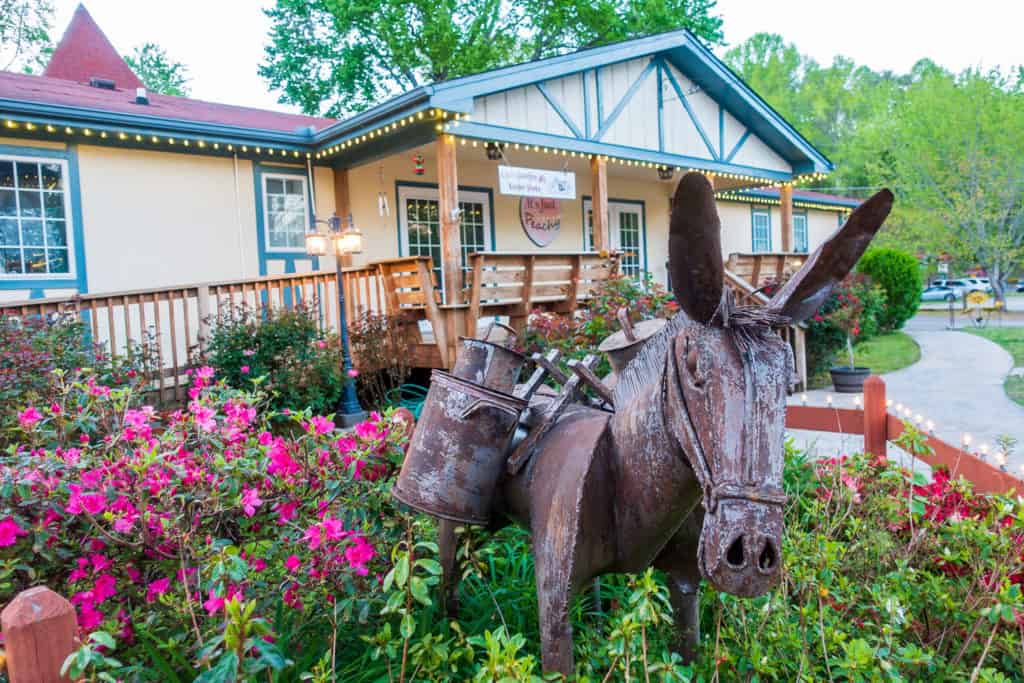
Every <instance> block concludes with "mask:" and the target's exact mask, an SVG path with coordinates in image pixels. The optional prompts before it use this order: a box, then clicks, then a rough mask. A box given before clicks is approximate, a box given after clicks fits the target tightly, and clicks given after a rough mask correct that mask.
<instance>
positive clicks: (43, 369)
mask: <svg viewBox="0 0 1024 683" xmlns="http://www.w3.org/2000/svg"><path fill="white" fill-rule="evenodd" d="M85 367H88V368H92V369H93V371H94V373H95V374H96V376H97V377H99V378H100V379H101V381H102V382H103V383H105V384H109V385H112V386H123V385H133V386H136V387H138V386H141V384H142V383H143V382H144V381H145V380H146V378H147V377H148V371H149V369H150V368H152V367H154V363H153V361H152V359H148V358H147V356H146V355H145V354H144V353H143V352H142V350H141V348H139V347H133V348H131V349H129V353H127V354H125V355H122V356H119V357H118V358H112V357H111V356H110V354H109V353H108V352H107V351H106V349H104V348H103V347H101V346H95V345H93V344H90V343H89V341H88V329H87V328H86V326H85V325H84V324H82V323H81V322H80V321H79V320H77V319H76V318H74V317H71V316H60V317H57V318H53V319H46V318H41V317H38V316H34V317H28V318H24V319H21V318H6V317H2V316H0V405H6V406H11V407H16V406H25V405H28V404H30V403H32V402H39V401H41V400H42V399H43V398H45V397H46V396H48V395H49V394H50V393H51V391H52V389H53V386H54V384H55V382H57V381H59V377H60V375H61V373H66V372H72V371H74V370H76V369H78V368H85ZM16 424H17V421H16V419H15V413H14V411H13V410H10V409H8V410H0V447H3V446H5V445H6V444H7V443H8V436H9V435H10V434H11V432H10V429H11V428H12V427H14V426H15V425H16Z"/></svg>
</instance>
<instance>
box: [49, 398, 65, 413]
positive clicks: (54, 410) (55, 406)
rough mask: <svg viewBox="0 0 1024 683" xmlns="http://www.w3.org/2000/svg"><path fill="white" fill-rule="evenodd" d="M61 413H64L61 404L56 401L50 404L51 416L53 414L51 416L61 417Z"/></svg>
mask: <svg viewBox="0 0 1024 683" xmlns="http://www.w3.org/2000/svg"><path fill="white" fill-rule="evenodd" d="M61 412H62V411H61V408H60V404H59V403H57V402H56V401H54V402H53V403H51V404H50V414H51V415H60V414H61Z"/></svg>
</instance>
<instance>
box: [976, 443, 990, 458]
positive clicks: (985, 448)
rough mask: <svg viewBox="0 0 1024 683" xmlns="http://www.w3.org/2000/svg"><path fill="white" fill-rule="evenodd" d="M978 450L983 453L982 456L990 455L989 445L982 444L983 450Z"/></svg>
mask: <svg viewBox="0 0 1024 683" xmlns="http://www.w3.org/2000/svg"><path fill="white" fill-rule="evenodd" d="M978 450H980V451H981V454H982V456H985V455H988V444H987V443H983V444H981V448H979V449H978Z"/></svg>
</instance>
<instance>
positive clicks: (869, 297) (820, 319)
mask: <svg viewBox="0 0 1024 683" xmlns="http://www.w3.org/2000/svg"><path fill="white" fill-rule="evenodd" d="M883 307H884V294H883V293H882V290H881V288H879V287H877V286H876V285H874V284H873V283H872V281H871V280H870V279H869V278H868V277H866V276H864V275H860V274H857V273H854V274H851V275H847V276H846V278H845V279H844V280H843V281H842V283H840V285H839V286H838V287H836V288H835V289H834V290H833V292H832V294H831V296H829V298H828V299H827V300H826V301H825V303H824V304H822V306H821V308H820V309H818V312H817V313H815V314H814V316H812V317H811V318H810V319H809V320H808V321H807V372H808V374H809V375H812V376H813V375H815V374H818V373H821V372H824V371H827V370H828V369H829V368H830V367H831V366H832V365H833V364H834V361H835V356H836V352H837V351H839V350H840V349H842V348H843V347H844V346H846V343H847V335H848V334H849V337H850V339H851V341H853V342H860V341H867V340H868V339H871V338H872V337H874V336H875V335H876V334H878V331H879V326H878V317H879V316H880V315H881V312H882V309H883Z"/></svg>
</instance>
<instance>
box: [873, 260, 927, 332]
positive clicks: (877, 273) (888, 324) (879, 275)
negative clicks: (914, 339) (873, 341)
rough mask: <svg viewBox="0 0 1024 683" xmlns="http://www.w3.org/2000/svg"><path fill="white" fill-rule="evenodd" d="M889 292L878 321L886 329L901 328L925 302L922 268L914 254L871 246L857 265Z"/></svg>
mask: <svg viewBox="0 0 1024 683" xmlns="http://www.w3.org/2000/svg"><path fill="white" fill-rule="evenodd" d="M857 271H858V272H861V273H864V274H865V275H869V276H870V277H871V279H872V280H873V281H874V282H875V284H877V285H879V286H880V287H881V288H882V290H883V291H884V292H885V306H884V307H883V308H882V310H881V311H880V312H879V315H878V324H879V327H880V328H881V329H882V330H883V331H890V330H898V329H900V328H901V327H903V324H904V323H905V322H907V321H908V320H910V319H911V318H912V317H914V314H915V313H917V307H918V306H919V305H920V303H921V270H920V268H919V267H918V264H917V259H915V258H914V257H913V256H911V255H910V254H908V253H906V252H904V251H900V250H899V249H891V248H888V247H876V248H874V249H869V250H868V251H867V253H865V254H864V255H863V256H862V257H861V259H860V263H858V264H857Z"/></svg>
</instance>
